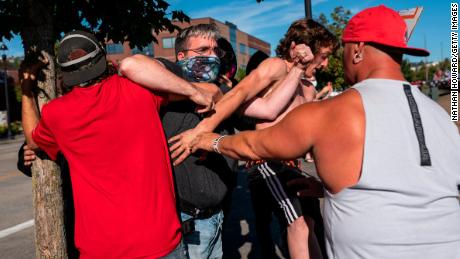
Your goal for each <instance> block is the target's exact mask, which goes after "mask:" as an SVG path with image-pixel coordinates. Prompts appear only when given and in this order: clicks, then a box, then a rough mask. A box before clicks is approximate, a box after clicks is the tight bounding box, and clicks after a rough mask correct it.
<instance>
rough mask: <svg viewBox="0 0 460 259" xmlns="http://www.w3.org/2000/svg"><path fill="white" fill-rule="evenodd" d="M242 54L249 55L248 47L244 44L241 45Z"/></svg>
mask: <svg viewBox="0 0 460 259" xmlns="http://www.w3.org/2000/svg"><path fill="white" fill-rule="evenodd" d="M240 53H241V54H247V53H248V51H247V47H246V45H244V44H243V43H240Z"/></svg>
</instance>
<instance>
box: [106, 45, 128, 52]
mask: <svg viewBox="0 0 460 259" xmlns="http://www.w3.org/2000/svg"><path fill="white" fill-rule="evenodd" d="M105 49H106V51H107V54H120V53H123V52H124V49H123V44H121V43H109V44H107V45H106V46H105Z"/></svg>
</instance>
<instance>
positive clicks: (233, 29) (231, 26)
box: [225, 22, 238, 52]
mask: <svg viewBox="0 0 460 259" xmlns="http://www.w3.org/2000/svg"><path fill="white" fill-rule="evenodd" d="M225 24H226V25H227V26H228V31H229V34H230V44H232V48H233V49H234V50H235V52H236V50H237V47H238V45H237V44H236V25H235V24H233V23H231V22H225Z"/></svg>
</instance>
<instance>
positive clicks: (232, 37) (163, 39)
mask: <svg viewBox="0 0 460 259" xmlns="http://www.w3.org/2000/svg"><path fill="white" fill-rule="evenodd" d="M201 23H205V24H210V23H214V24H216V25H217V27H218V28H219V31H220V34H221V35H222V37H224V38H226V39H227V40H228V41H229V42H230V43H231V44H232V46H233V50H234V51H235V54H236V56H237V61H238V67H243V68H244V67H246V64H247V62H248V61H249V58H250V57H251V55H252V54H254V53H255V52H256V51H258V50H260V51H262V52H265V53H267V54H268V55H270V47H271V46H270V44H269V43H267V42H265V41H263V40H261V39H258V38H256V37H254V36H252V35H250V34H247V33H245V32H242V31H240V30H238V28H237V26H236V25H235V24H233V23H230V22H225V23H223V22H220V21H218V20H216V19H213V18H210V17H206V18H198V19H192V20H191V21H190V23H180V22H174V24H175V25H177V26H179V27H180V28H186V27H189V26H191V25H196V24H201ZM177 33H178V32H177V31H175V32H174V33H170V32H168V31H163V32H160V33H159V34H158V35H155V37H156V38H157V40H158V44H157V43H152V44H150V45H148V46H147V47H144V48H142V49H138V48H134V49H131V48H130V47H129V43H128V42H125V43H124V44H121V43H107V45H106V50H107V57H108V59H109V60H111V61H112V62H117V63H118V62H119V61H120V60H122V59H123V58H125V57H127V56H131V55H134V54H138V53H141V54H145V55H148V56H152V57H153V56H155V57H163V58H166V59H169V60H171V61H175V59H176V58H175V52H174V43H175V40H176V35H177Z"/></svg>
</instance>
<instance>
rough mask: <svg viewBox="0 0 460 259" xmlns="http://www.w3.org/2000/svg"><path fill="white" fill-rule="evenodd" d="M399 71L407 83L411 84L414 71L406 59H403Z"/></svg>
mask: <svg viewBox="0 0 460 259" xmlns="http://www.w3.org/2000/svg"><path fill="white" fill-rule="evenodd" d="M401 71H402V73H403V75H404V78H406V80H407V81H409V82H412V81H414V79H415V71H413V70H412V69H411V65H410V62H409V61H408V60H407V59H404V60H403V62H402V63H401Z"/></svg>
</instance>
